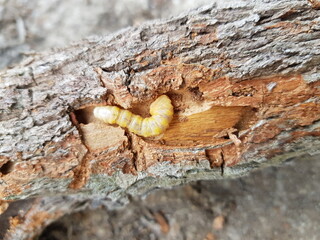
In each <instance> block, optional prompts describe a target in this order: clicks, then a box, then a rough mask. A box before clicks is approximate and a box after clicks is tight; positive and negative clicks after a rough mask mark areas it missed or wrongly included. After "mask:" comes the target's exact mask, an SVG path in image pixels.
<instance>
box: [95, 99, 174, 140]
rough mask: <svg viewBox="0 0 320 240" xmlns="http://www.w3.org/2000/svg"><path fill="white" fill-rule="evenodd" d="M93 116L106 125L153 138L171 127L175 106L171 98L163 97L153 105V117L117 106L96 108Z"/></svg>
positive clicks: (151, 112)
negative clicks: (144, 116) (112, 125)
mask: <svg viewBox="0 0 320 240" xmlns="http://www.w3.org/2000/svg"><path fill="white" fill-rule="evenodd" d="M93 114H94V116H95V117H96V118H98V119H100V120H102V121H103V122H105V123H108V124H118V125H119V126H120V127H126V128H128V130H129V131H130V132H133V133H135V134H137V135H140V136H143V137H153V136H157V135H159V134H161V133H163V132H164V131H165V130H166V129H167V127H168V126H169V123H170V122H171V120H172V116H173V106H172V104H171V100H170V98H168V97H167V96H166V95H162V96H160V97H158V98H157V99H156V100H155V101H154V102H153V103H151V105H150V114H151V117H147V118H143V117H141V116H139V115H136V114H133V113H131V112H130V111H128V110H124V109H121V108H118V107H116V106H103V107H95V109H94V110H93Z"/></svg>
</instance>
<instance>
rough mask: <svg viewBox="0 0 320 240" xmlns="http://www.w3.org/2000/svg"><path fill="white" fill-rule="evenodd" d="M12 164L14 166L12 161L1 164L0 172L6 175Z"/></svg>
mask: <svg viewBox="0 0 320 240" xmlns="http://www.w3.org/2000/svg"><path fill="white" fill-rule="evenodd" d="M13 166H14V162H12V161H8V162H6V163H5V164H3V165H2V166H1V168H0V172H1V173H2V174H3V175H6V174H8V173H10V172H12V170H13Z"/></svg>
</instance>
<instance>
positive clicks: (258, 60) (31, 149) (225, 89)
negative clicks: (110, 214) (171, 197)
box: [0, 0, 320, 226]
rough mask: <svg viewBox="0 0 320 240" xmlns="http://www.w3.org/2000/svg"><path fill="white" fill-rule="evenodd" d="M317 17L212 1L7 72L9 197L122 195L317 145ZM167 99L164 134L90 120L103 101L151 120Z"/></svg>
mask: <svg viewBox="0 0 320 240" xmlns="http://www.w3.org/2000/svg"><path fill="white" fill-rule="evenodd" d="M319 19H320V12H319V11H318V10H316V9H315V8H314V7H312V5H311V4H309V3H308V1H302V0H299V1H286V0H281V1H270V2H269V3H266V2H260V1H252V2H250V3H246V4H245V5H243V3H240V2H239V3H238V4H234V5H233V6H227V5H223V4H215V5H212V6H207V7H203V8H201V9H198V10H195V11H193V12H190V13H187V14H184V15H181V16H179V17H176V18H172V19H169V20H163V21H155V22H150V23H146V24H144V25H142V26H140V27H138V28H129V29H126V30H123V31H121V32H118V33H115V34H114V35H109V36H106V37H101V38H90V39H87V40H84V41H82V42H79V43H77V44H74V45H72V46H68V47H66V48H63V49H55V50H54V51H52V52H44V53H39V54H36V55H32V56H29V57H28V58H27V59H25V60H24V62H23V63H21V64H20V65H19V66H15V67H14V68H12V69H7V70H6V71H2V72H0V91H1V95H0V108H1V115H0V120H1V122H0V134H1V135H0V166H1V167H0V177H1V182H0V197H1V199H3V200H12V199H13V200H16V199H24V198H31V197H35V196H37V197H45V196H49V195H57V194H60V195H69V194H77V195H75V196H77V197H78V198H79V199H90V198H106V197H107V198H109V199H111V200H112V201H114V202H116V201H120V202H123V203H124V202H126V201H128V195H127V194H131V195H139V194H145V193H146V192H148V191H150V190H151V189H153V188H155V187H171V186H174V185H177V184H181V183H184V182H187V181H192V180H199V179H214V178H223V177H234V176H239V175H242V174H245V173H247V172H249V171H250V170H252V169H254V168H256V167H257V165H258V166H264V165H267V164H274V163H277V162H280V161H283V160H286V159H289V158H291V157H297V156H301V155H305V154H313V155H314V154H317V153H319V149H320V125H319V124H320V121H319V119H320V104H319V101H320V99H319V93H320V90H319V87H320V73H319V72H320V70H319V61H320V40H319V38H320V27H319V26H320V22H319ZM161 94H166V95H168V96H169V97H170V99H171V100H172V103H173V105H174V109H175V114H174V119H173V122H172V123H171V125H170V127H169V129H168V130H167V131H166V132H165V133H164V134H163V135H162V136H159V137H155V138H143V137H139V136H136V135H134V134H132V133H130V132H128V131H127V130H126V129H122V128H120V127H117V126H109V125H106V124H103V123H101V122H99V121H98V120H96V119H94V117H93V113H92V110H93V108H94V106H98V105H105V104H110V105H117V106H120V107H122V108H125V109H130V110H131V111H132V112H134V113H136V114H141V115H142V116H144V117H146V116H148V111H149V106H150V103H151V102H152V101H153V100H154V99H155V98H156V97H158V96H159V95H161ZM70 202H72V203H74V201H70ZM53 209H54V208H53ZM54 211H55V210H52V211H51V212H46V213H45V214H44V215H43V216H42V217H43V219H46V218H48V219H53V218H54V217H56V216H58V215H59V214H58V213H57V212H55V213H54ZM46 214H51V215H50V216H49V217H48V215H46ZM15 224H16V223H12V226H13V225H15ZM35 224H36V221H35Z"/></svg>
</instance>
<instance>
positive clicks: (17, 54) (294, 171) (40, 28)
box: [0, 0, 320, 240]
mask: <svg viewBox="0 0 320 240" xmlns="http://www.w3.org/2000/svg"><path fill="white" fill-rule="evenodd" d="M218 1H219V0H218ZM221 1H223V0H221ZM229 1H230V0H229ZM210 3H212V1H209V0H198V1H192V0H46V1H40V0H0V69H4V68H10V67H11V66H14V65H15V64H18V63H19V61H21V59H23V57H24V56H25V55H30V54H33V52H38V51H46V50H49V49H50V48H60V47H63V46H66V45H68V44H69V43H71V42H75V41H80V40H81V39H83V38H86V37H89V36H92V35H105V34H108V33H111V32H115V31H118V30H120V29H123V28H126V27H130V26H138V25H139V24H141V23H143V22H144V21H148V20H152V19H157V18H169V17H170V16H176V15H178V14H179V13H181V12H185V11H188V10H191V9H193V8H196V7H199V6H201V5H205V4H210ZM319 169H320V161H319V156H318V157H317V156H314V157H308V158H305V159H291V160H290V161H288V162H287V163H285V164H283V165H282V166H281V167H269V168H265V169H262V170H259V171H256V172H253V173H251V174H250V175H248V176H246V177H243V178H239V179H227V180H218V181H199V182H194V183H191V184H188V185H184V186H180V187H176V188H174V189H170V190H168V189H167V190H166V189H162V190H157V191H153V192H151V193H150V194H149V195H148V196H146V197H143V198H142V199H139V198H134V199H132V202H131V203H130V204H129V205H126V206H124V207H123V208H119V209H106V208H104V207H101V206H97V208H96V209H88V210H86V211H82V212H78V213H74V214H72V215H67V216H64V217H63V218H61V219H59V220H58V221H56V222H54V223H53V224H51V225H50V226H48V227H47V228H46V229H45V230H44V231H43V232H42V234H41V235H40V236H38V238H37V239H41V240H44V239H46V240H56V239H57V240H58V239H60V240H64V239H66V240H75V239H77V240H85V239H90V240H95V239H97V240H102V239H170V240H171V239H172V240H173V239H175V240H179V239H187V240H189V239H190V240H197V239H201V240H202V239H206V240H217V239H232V240H237V239H239V240H240V239H241V240H242V239H310V240H312V239H314V240H316V239H320V227H319V225H320V174H319ZM0 224H1V223H0Z"/></svg>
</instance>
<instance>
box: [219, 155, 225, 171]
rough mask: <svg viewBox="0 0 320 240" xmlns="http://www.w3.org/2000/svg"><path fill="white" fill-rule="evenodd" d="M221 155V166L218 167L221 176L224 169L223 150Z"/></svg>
mask: <svg viewBox="0 0 320 240" xmlns="http://www.w3.org/2000/svg"><path fill="white" fill-rule="evenodd" d="M220 154H221V159H222V164H221V166H220V170H221V176H223V175H224V167H225V160H224V156H223V150H222V151H221V152H220Z"/></svg>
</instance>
